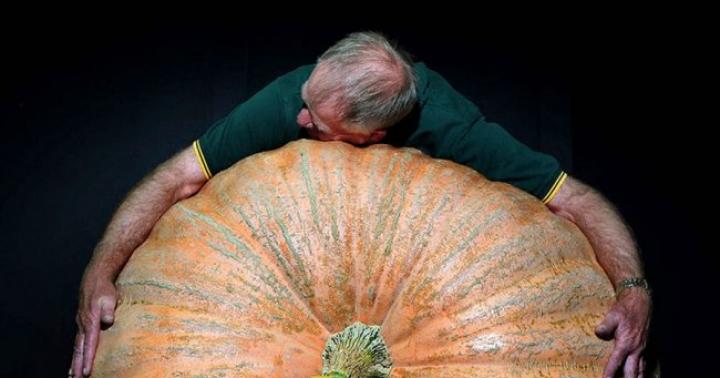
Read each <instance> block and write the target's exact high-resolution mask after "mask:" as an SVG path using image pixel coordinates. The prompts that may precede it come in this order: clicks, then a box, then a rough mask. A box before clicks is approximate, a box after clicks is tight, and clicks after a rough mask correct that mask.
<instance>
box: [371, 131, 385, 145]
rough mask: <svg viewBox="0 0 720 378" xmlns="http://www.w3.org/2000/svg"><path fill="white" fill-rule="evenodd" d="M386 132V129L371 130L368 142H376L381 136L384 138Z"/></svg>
mask: <svg viewBox="0 0 720 378" xmlns="http://www.w3.org/2000/svg"><path fill="white" fill-rule="evenodd" d="M386 134H387V130H384V129H383V130H373V132H372V133H370V137H369V138H368V143H377V142H379V141H381V140H382V139H383V138H385V135H386Z"/></svg>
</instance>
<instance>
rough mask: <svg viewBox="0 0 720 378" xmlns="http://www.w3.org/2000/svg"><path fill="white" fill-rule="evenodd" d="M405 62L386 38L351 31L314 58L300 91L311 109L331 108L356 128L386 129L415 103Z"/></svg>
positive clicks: (411, 73)
mask: <svg viewBox="0 0 720 378" xmlns="http://www.w3.org/2000/svg"><path fill="white" fill-rule="evenodd" d="M416 82H417V79H416V77H415V72H414V70H413V67H412V62H411V61H410V59H409V58H408V57H407V56H406V55H405V54H404V53H403V52H401V51H400V50H398V49H397V48H395V47H393V46H392V45H391V44H390V43H389V42H388V41H387V39H385V37H383V36H382V35H380V34H377V33H372V32H362V33H353V34H350V35H349V36H347V37H346V38H344V39H342V40H341V41H339V42H338V43H336V44H335V45H333V46H332V47H330V48H329V49H328V50H327V51H325V53H324V54H323V55H322V56H320V58H319V59H318V64H317V66H316V68H315V70H314V71H313V73H312V75H311V76H310V79H309V80H308V82H307V85H306V87H305V93H306V95H307V98H306V100H307V101H308V102H310V104H309V105H311V106H315V107H318V106H321V105H324V106H331V107H333V108H334V109H335V111H336V112H337V116H338V117H339V118H341V119H343V120H344V121H345V123H347V124H348V125H352V127H353V128H355V129H357V130H364V131H371V130H375V129H380V128H386V127H389V126H392V125H393V124H395V123H397V122H398V121H400V120H401V119H402V118H403V117H405V116H406V115H407V114H408V113H410V111H411V110H412V108H413V107H414V106H415V103H416V101H417V85H416Z"/></svg>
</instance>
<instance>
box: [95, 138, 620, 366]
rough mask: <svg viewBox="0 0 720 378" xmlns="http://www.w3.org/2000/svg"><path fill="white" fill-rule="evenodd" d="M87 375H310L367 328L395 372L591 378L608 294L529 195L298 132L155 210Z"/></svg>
mask: <svg viewBox="0 0 720 378" xmlns="http://www.w3.org/2000/svg"><path fill="white" fill-rule="evenodd" d="M117 285H118V287H119V290H120V296H121V298H122V301H121V303H120V304H119V306H118V308H117V310H116V317H115V324H114V325H113V326H112V327H111V328H109V329H108V330H106V331H103V332H102V333H101V336H100V344H99V348H98V352H97V356H96V359H95V364H94V374H93V376H108V377H109V376H112V377H137V376H147V377H155V376H172V377H176V376H177V377H230V376H243V377H309V376H312V375H316V374H320V369H321V368H322V361H321V355H322V351H323V348H324V346H325V342H326V341H327V339H328V337H329V336H330V335H331V334H333V333H336V332H339V331H341V330H343V329H344V328H345V327H347V326H349V325H350V324H352V323H353V322H355V321H361V322H363V323H366V324H377V325H381V327H382V336H383V338H384V339H385V341H386V342H387V344H388V346H389V348H390V352H391V357H392V360H393V362H394V368H393V371H392V376H396V377H506V376H507V377H541V376H547V377H560V376H573V377H575V376H588V377H597V376H600V375H601V373H602V369H603V367H604V364H605V362H606V361H607V358H608V356H609V352H610V350H611V347H612V343H611V342H606V341H602V340H600V339H598V338H597V337H595V336H594V334H593V330H594V327H595V326H596V325H597V324H598V323H599V322H600V321H601V319H602V316H603V315H604V313H605V312H606V311H607V309H608V308H609V306H610V303H611V302H612V298H613V290H612V286H611V285H610V282H609V280H608V278H607V276H606V275H605V274H604V272H603V270H602V268H601V267H600V266H599V265H598V264H597V262H596V260H595V257H594V253H593V251H592V249H591V247H590V245H589V243H588V242H587V240H586V239H585V237H584V236H583V234H582V233H581V232H580V231H579V230H578V229H577V227H576V226H575V225H573V224H572V223H570V222H568V221H566V220H564V219H562V218H560V217H557V216H555V215H554V214H552V213H551V212H550V211H549V210H548V209H547V208H546V206H544V205H543V204H542V203H541V202H540V201H537V200H536V199H535V198H533V197H531V196H530V195H528V194H526V193H524V192H521V191H519V190H517V189H515V188H513V187H511V186H509V185H507V184H502V183H494V182H490V181H488V180H486V179H485V178H483V177H482V176H481V175H480V174H478V173H477V172H475V171H473V170H471V169H470V168H467V167H464V166H461V165H458V164H455V163H453V162H450V161H445V160H436V159H432V158H430V157H428V156H426V155H423V154H422V153H420V152H418V151H417V150H413V149H398V148H393V147H390V146H387V145H374V146H371V147H367V148H356V147H353V146H350V145H348V144H344V143H340V142H316V141H310V140H301V141H297V142H293V143H290V144H288V145H286V146H285V147H283V148H281V149H278V150H274V151H269V152H265V153H261V154H257V155H254V156H251V157H249V158H246V159H244V160H242V161H241V162H239V163H237V164H235V165H234V166H233V167H231V168H229V169H227V170H225V171H223V172H221V173H220V174H218V175H217V176H216V177H214V178H213V179H212V180H210V181H209V182H208V183H207V184H206V185H205V186H204V187H203V189H202V190H201V191H200V192H199V193H198V194H196V195H195V196H193V197H191V198H189V199H187V200H184V201H182V202H179V203H178V204H176V205H174V206H173V207H172V208H171V209H170V210H168V211H167V212H166V213H165V215H164V216H163V217H162V218H161V219H160V221H159V222H158V223H157V225H156V226H155V228H154V229H153V231H152V233H151V234H150V236H149V237H148V239H147V240H146V241H145V243H143V244H142V245H141V246H140V247H139V248H138V249H137V250H136V251H135V252H134V254H133V255H132V257H131V259H130V260H129V262H128V263H127V265H126V267H125V268H124V270H123V271H122V273H121V274H120V276H119V277H118V280H117Z"/></svg>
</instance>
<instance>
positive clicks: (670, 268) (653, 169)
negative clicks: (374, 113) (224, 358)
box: [0, 17, 716, 377]
mask: <svg viewBox="0 0 720 378" xmlns="http://www.w3.org/2000/svg"><path fill="white" fill-rule="evenodd" d="M250 18H251V17H250ZM460 25H462V26H460ZM357 30H377V31H382V32H384V33H385V34H386V35H388V36H389V37H390V38H391V39H395V40H397V41H398V42H399V43H400V45H401V46H403V47H404V48H406V49H407V50H409V51H410V52H411V53H412V54H413V55H414V57H415V58H416V60H420V61H424V62H426V63H427V64H428V66H429V67H430V68H432V69H434V70H436V71H438V72H439V73H441V74H442V75H443V76H445V77H446V79H447V80H448V81H449V82H450V83H451V84H452V85H453V86H454V87H455V88H456V89H458V90H459V91H460V92H461V93H464V94H465V95H467V96H468V97H469V98H471V99H472V100H473V101H475V102H476V103H477V104H478V106H479V107H480V109H481V110H482V111H483V113H485V115H486V116H487V117H488V118H489V119H490V120H491V121H496V122H499V123H500V124H502V125H503V126H505V127H506V128H507V129H508V130H510V131H511V132H512V133H513V134H514V135H516V136H517V137H518V138H519V139H520V140H522V141H523V142H525V143H526V144H528V145H530V146H531V147H533V148H535V149H539V150H541V151H544V152H547V153H550V154H553V155H555V156H556V157H557V158H558V159H559V160H560V161H561V163H562V164H563V166H564V167H565V168H566V169H567V170H568V171H569V172H570V173H571V174H572V175H573V176H575V177H577V178H580V179H581V180H584V181H585V182H587V183H589V184H591V185H592V186H594V187H595V188H597V189H599V190H600V191H601V192H603V193H604V194H605V195H606V196H607V197H608V198H609V199H610V200H611V201H612V202H613V203H614V204H615V205H616V206H617V207H618V208H619V209H620V211H621V213H622V214H623V215H624V217H625V218H626V220H627V221H628V223H629V224H630V225H631V227H632V228H633V230H634V231H635V233H636V236H637V238H638V240H639V243H640V245H641V247H642V251H643V260H644V262H645V264H646V270H647V276H648V277H649V279H650V281H651V283H652V284H653V286H654V289H655V309H654V317H653V328H652V339H651V343H650V346H649V350H648V355H649V357H650V358H651V359H652V360H656V359H660V360H661V361H662V368H663V372H664V373H665V374H668V375H667V376H674V375H675V374H674V373H676V372H681V371H682V372H683V373H689V372H690V371H692V370H693V369H698V368H699V366H703V365H704V364H706V363H708V362H709V361H707V360H705V359H702V358H699V357H698V361H695V362H694V363H692V364H689V365H685V364H683V363H681V360H680V358H679V357H678V356H679V355H680V354H681V353H695V351H698V352H699V351H700V350H702V348H701V347H699V344H695V343H693V342H691V340H690V339H689V336H690V337H694V336H700V337H703V336H704V335H703V334H698V332H697V331H689V330H688V327H690V325H689V324H686V323H684V322H681V320H680V317H681V316H685V315H688V314H691V316H690V317H691V318H692V319H693V320H692V322H693V323H695V324H712V319H711V318H712V316H711V314H712V312H711V311H707V310H706V308H705V306H704V305H702V304H703V303H706V300H707V297H706V296H705V295H704V294H703V293H702V292H701V289H700V288H702V287H705V286H706V285H709V282H710V281H711V280H712V278H713V277H712V274H710V273H709V272H710V271H711V270H714V269H712V267H713V265H712V264H713V262H712V261H711V259H710V252H709V250H708V249H706V248H705V246H704V245H702V243H701V241H700V240H701V238H702V237H703V236H704V235H708V234H709V232H710V226H709V225H710V224H713V221H712V220H711V221H710V222H708V221H702V220H701V218H703V217H707V215H704V214H708V213H710V207H711V206H712V205H713V201H712V196H711V195H710V189H709V188H708V186H709V185H707V184H708V183H709V182H710V180H711V179H712V175H713V172H714V169H713V167H712V166H711V164H710V162H709V156H710V153H711V151H712V149H711V148H710V146H711V145H712V144H713V143H712V141H711V139H710V137H709V134H708V133H706V132H705V130H704V129H703V127H705V125H706V124H707V123H706V122H698V121H697V120H695V119H693V118H692V117H693V116H694V115H696V114H694V113H695V112H687V111H677V110H678V109H681V108H684V106H686V105H687V104H691V105H693V106H695V107H696V108H702V107H703V106H704V103H703V102H701V101H695V100H693V99H691V98H690V93H691V92H689V91H683V90H682V89H681V87H682V81H683V80H691V81H692V80H697V77H698V76H697V72H695V68H698V67H695V65H694V64H691V65H690V67H688V65H687V63H688V60H692V59H691V58H690V57H691V56H692V50H693V48H694V47H693V44H694V42H696V41H697V40H698V38H699V37H702V36H701V35H695V36H690V37H688V36H685V35H680V34H678V33H676V31H675V29H673V27H672V25H668V24H666V23H664V22H659V21H658V22H654V23H650V24H644V23H641V22H639V21H637V20H636V19H634V18H613V19H609V20H608V19H604V20H601V21H590V20H583V19H579V20H576V21H574V22H566V23H558V22H555V21H553V22H550V21H544V20H540V21H534V22H527V20H515V19H512V18H510V19H509V20H504V21H502V22H500V21H495V22H488V21H487V20H485V19H483V18H482V17H478V19H477V20H475V21H474V22H468V21H463V22H457V23H454V24H452V23H451V24H447V23H446V24H445V26H443V27H437V23H436V22H429V21H422V22H420V21H414V22H410V21H409V20H407V21H405V22H339V21H334V22H327V20H325V21H323V22H320V21H317V20H314V21H313V22H305V21H303V20H297V19H296V20H288V21H283V22H281V21H278V20H276V21H273V22H272V23H265V22H262V23H261V22H259V21H255V22H252V21H248V20H247V19H243V18H242V17H238V18H233V17H227V19H226V20H223V21H222V22H220V21H217V20H216V21H213V22H209V21H206V20H205V21H197V20H194V19H192V18H186V19H183V20H173V21H169V20H168V19H167V18H160V17H157V18H152V17H148V18H145V19H143V20H141V21H139V20H134V19H120V20H111V19H101V18H97V19H96V20H95V21H89V20H88V19H87V18H83V17H74V18H62V19H60V18H52V17H48V18H42V19H41V18H38V19H32V20H28V22H20V23H18V24H12V25H11V26H7V25H6V26H5V27H4V30H3V38H4V39H5V42H4V44H3V49H4V53H3V56H4V58H3V60H4V65H3V67H4V68H2V71H3V79H2V80H3V81H2V90H1V91H0V94H1V95H2V102H1V106H2V108H1V114H0V119H1V120H2V130H3V137H2V150H1V151H0V158H2V160H1V161H2V166H3V173H2V176H1V177H2V183H3V185H2V186H1V187H0V194H1V196H0V209H1V210H2V219H1V220H0V232H1V234H0V236H1V237H2V239H1V246H0V248H1V250H0V253H2V271H1V273H2V275H1V277H2V289H3V293H2V294H3V295H2V298H3V300H2V303H1V304H0V306H1V309H2V312H1V314H2V318H0V322H1V323H0V326H2V328H1V330H2V339H3V341H4V342H3V344H4V348H3V349H4V350H3V351H2V352H3V358H2V361H5V362H4V363H3V364H2V365H1V366H0V376H32V377H45V376H62V375H63V374H65V372H66V371H67V368H68V367H69V363H70V357H71V352H72V341H73V336H74V332H75V324H74V316H75V310H76V304H77V288H78V285H79V281H80V277H81V275H82V272H83V269H84V267H85V264H86V263H87V262H88V260H89V258H90V256H91V253H92V249H93V247H94V245H95V243H96V242H97V241H98V240H99V238H100V236H101V234H102V232H103V230H104V227H105V225H106V224H107V222H108V220H109V218H110V216H111V215H112V212H113V210H114V209H115V207H116V206H117V205H118V204H119V202H120V201H121V200H122V198H123V197H124V195H125V194H126V193H127V191H128V190H130V189H131V187H132V186H133V185H134V184H135V183H136V182H137V181H139V180H140V179H141V178H142V177H143V176H144V175H145V174H146V173H147V172H148V171H150V170H151V169H152V168H154V167H155V166H156V165H158V164H159V163H161V162H162V161H164V160H165V159H167V158H168V157H169V156H170V155H171V154H173V153H174V152H176V151H178V150H180V149H181V148H184V147H186V146H188V145H189V144H190V143H191V142H192V140H193V139H195V138H197V137H198V136H199V135H200V134H201V133H202V132H203V131H204V130H205V129H206V128H207V127H208V126H209V125H210V124H211V123H212V122H213V121H215V120H216V119H218V118H220V117H222V116H224V115H225V114H226V113H227V112H229V111H230V110H231V109H232V108H233V107H234V105H236V104H238V103H239V102H241V101H243V100H245V99H247V98H248V96H250V95H252V94H253V93H254V92H255V91H257V90H259V89H260V88H262V86H264V85H265V84H267V83H268V82H269V81H271V80H272V79H273V78H275V77H276V76H277V75H279V74H282V73H284V72H286V71H288V70H290V69H292V68H294V67H296V66H298V65H300V64H307V63H310V62H312V61H313V60H314V59H315V58H316V57H317V56H318V55H319V54H320V53H322V51H323V50H324V49H325V48H327V47H328V46H329V45H330V44H332V43H333V42H335V41H336V40H338V39H339V38H341V37H342V36H344V35H345V34H347V33H349V32H352V31H357ZM696 37H697V38H696ZM710 214H712V213H710ZM711 219H712V218H711ZM714 223H716V221H714ZM704 301H705V302H704ZM700 371H702V370H700ZM665 374H664V375H665ZM681 375H685V374H681Z"/></svg>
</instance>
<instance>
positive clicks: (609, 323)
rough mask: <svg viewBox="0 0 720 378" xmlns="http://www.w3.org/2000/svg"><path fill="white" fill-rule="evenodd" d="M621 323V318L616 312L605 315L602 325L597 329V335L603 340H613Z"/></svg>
mask: <svg viewBox="0 0 720 378" xmlns="http://www.w3.org/2000/svg"><path fill="white" fill-rule="evenodd" d="M619 323H620V316H619V315H618V314H617V313H616V312H614V311H611V312H609V313H608V314H607V315H605V318H604V319H603V321H602V323H600V325H598V326H597V328H595V335H597V337H599V338H601V339H603V340H609V339H612V337H613V335H614V334H615V329H616V328H617V326H618V324H619Z"/></svg>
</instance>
